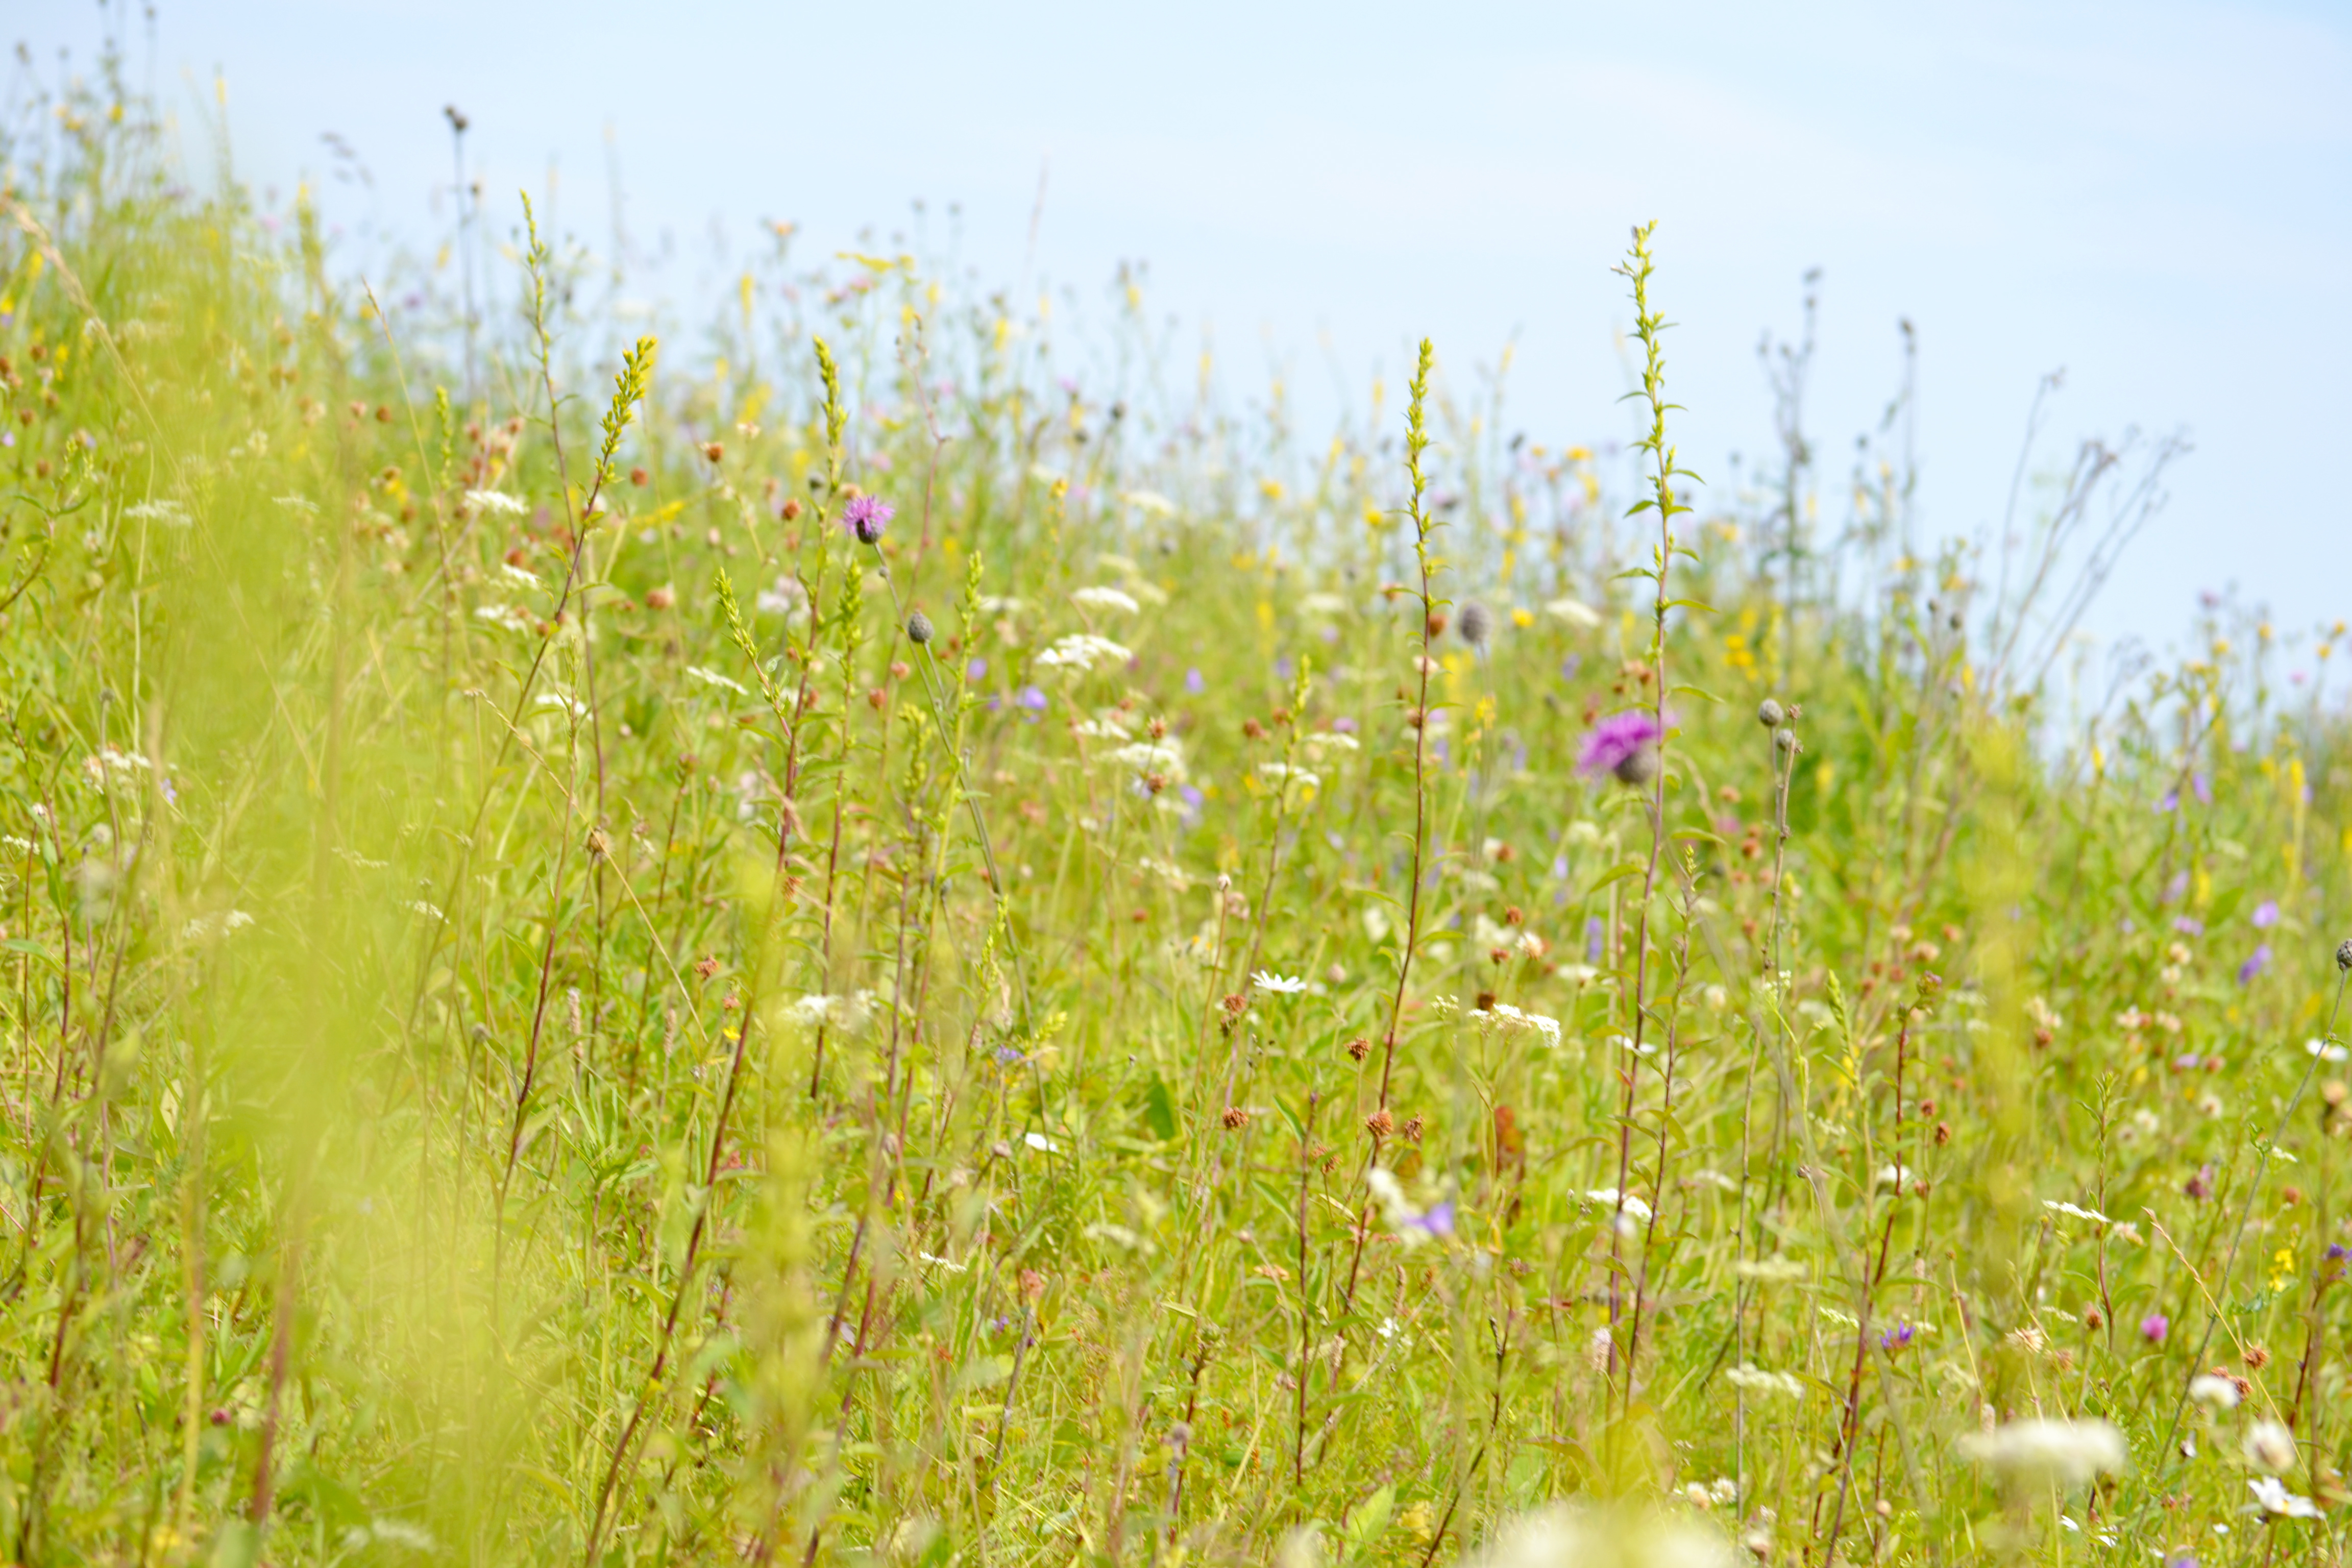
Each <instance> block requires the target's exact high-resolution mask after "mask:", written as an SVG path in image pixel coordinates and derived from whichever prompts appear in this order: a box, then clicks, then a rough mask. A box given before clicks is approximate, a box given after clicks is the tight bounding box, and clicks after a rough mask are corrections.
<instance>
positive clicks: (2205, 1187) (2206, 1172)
mask: <svg viewBox="0 0 2352 1568" xmlns="http://www.w3.org/2000/svg"><path fill="white" fill-rule="evenodd" d="M2180 1190H2181V1192H2182V1193H2183V1194H2186V1195H2187V1196H2188V1197H2189V1198H2190V1199H2192V1200H2193V1201H2195V1202H2198V1203H2202V1202H2204V1201H2205V1200H2206V1199H2207V1198H2210V1197H2211V1196H2212V1195H2213V1167H2212V1166H2210V1165H2205V1166H2202V1167H2200V1169H2199V1170H2198V1172H2197V1173H2196V1174H2195V1175H2193V1176H2191V1177H2189V1179H2188V1180H2187V1181H2185V1182H2183V1183H2181V1184H2180Z"/></svg>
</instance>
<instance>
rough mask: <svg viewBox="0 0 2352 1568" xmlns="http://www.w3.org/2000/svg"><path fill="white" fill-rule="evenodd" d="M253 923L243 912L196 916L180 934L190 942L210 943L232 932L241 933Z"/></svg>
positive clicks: (251, 918)
mask: <svg viewBox="0 0 2352 1568" xmlns="http://www.w3.org/2000/svg"><path fill="white" fill-rule="evenodd" d="M252 923H253V917H252V916H251V915H249V914H247V913H246V912H245V911H244V910H227V911H226V912H224V913H221V914H217V915H198V916H197V917H196V918H195V919H194V920H192V921H189V922H188V924H187V929H186V930H185V931H182V932H181V935H183V936H184V937H185V938H186V939H187V940H188V941H190V942H210V941H211V940H212V939H213V938H215V937H216V936H226V935H227V934H228V933H229V932H230V931H243V930H244V929H245V928H246V927H247V926H249V925H251V924H252Z"/></svg>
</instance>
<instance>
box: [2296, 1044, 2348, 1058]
mask: <svg viewBox="0 0 2352 1568" xmlns="http://www.w3.org/2000/svg"><path fill="white" fill-rule="evenodd" d="M2303 1048H2304V1052H2305V1055H2307V1056H2315V1057H2317V1058H2319V1059H2320V1060H2321V1061H2324V1062H2340V1061H2343V1060H2344V1059H2345V1058H2347V1057H2352V1051H2347V1050H2346V1049H2345V1048H2344V1047H2342V1046H2336V1045H2330V1044H2328V1042H2326V1040H2305V1041H2304V1042H2303Z"/></svg>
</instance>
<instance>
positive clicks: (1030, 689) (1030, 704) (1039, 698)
mask: <svg viewBox="0 0 2352 1568" xmlns="http://www.w3.org/2000/svg"><path fill="white" fill-rule="evenodd" d="M1013 701H1014V702H1016V703H1018V704H1019V705H1020V706H1022V707H1024V708H1026V709H1028V710H1030V711H1031V712H1033V713H1042V712H1044V711H1045V702H1046V698H1045V693H1044V692H1043V691H1041V690H1039V689H1037V688H1036V687H1034V686H1024V687H1023V688H1022V689H1021V690H1020V692H1019V694H1018V695H1016V696H1015V697H1014V698H1013Z"/></svg>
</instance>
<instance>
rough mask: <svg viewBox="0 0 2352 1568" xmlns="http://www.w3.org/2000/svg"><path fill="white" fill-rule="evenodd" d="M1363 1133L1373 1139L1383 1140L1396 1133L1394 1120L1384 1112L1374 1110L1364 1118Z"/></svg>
mask: <svg viewBox="0 0 2352 1568" xmlns="http://www.w3.org/2000/svg"><path fill="white" fill-rule="evenodd" d="M1364 1131H1367V1132H1369V1133H1370V1134H1371V1135H1372V1136H1373V1137H1375V1138H1385V1137H1387V1136H1388V1135H1389V1134H1390V1133H1391V1132H1393V1131H1396V1118H1395V1117H1393V1116H1391V1115H1390V1114H1389V1113H1388V1112H1387V1111H1386V1110H1375V1111H1373V1112H1372V1113H1371V1114H1370V1116H1367V1117H1365V1118H1364Z"/></svg>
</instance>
